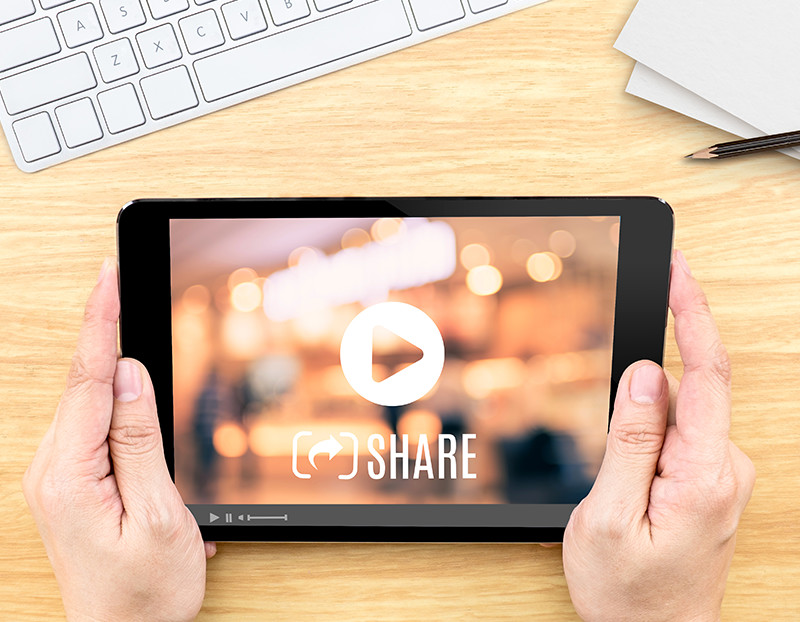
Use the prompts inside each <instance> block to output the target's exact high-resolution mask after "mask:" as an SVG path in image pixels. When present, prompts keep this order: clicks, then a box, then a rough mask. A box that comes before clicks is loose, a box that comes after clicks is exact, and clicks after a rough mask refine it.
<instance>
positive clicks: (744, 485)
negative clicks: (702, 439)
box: [729, 443, 756, 515]
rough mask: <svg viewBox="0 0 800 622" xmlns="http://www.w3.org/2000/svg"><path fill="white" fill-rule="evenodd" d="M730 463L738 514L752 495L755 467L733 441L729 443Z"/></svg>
mask: <svg viewBox="0 0 800 622" xmlns="http://www.w3.org/2000/svg"><path fill="white" fill-rule="evenodd" d="M729 451H730V456H731V458H730V459H731V463H732V465H733V469H734V471H735V473H736V481H737V483H738V488H737V491H736V492H737V495H736V512H737V515H740V514H741V513H742V512H744V508H745V507H746V506H747V504H748V502H749V501H750V497H751V496H752V495H753V488H754V487H755V483H756V468H755V466H754V465H753V461H752V460H750V458H749V457H748V456H747V454H745V453H744V452H743V451H742V450H741V449H739V448H738V447H737V446H736V445H734V444H733V443H729Z"/></svg>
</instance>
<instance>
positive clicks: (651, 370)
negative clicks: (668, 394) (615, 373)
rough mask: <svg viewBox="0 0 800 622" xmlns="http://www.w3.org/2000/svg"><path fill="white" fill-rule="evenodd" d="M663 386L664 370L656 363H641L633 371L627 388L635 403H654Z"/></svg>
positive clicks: (659, 395)
mask: <svg viewBox="0 0 800 622" xmlns="http://www.w3.org/2000/svg"><path fill="white" fill-rule="evenodd" d="M663 386H664V372H663V371H662V370H661V368H660V367H658V366H657V365H642V366H641V367H637V368H636V370H635V371H634V372H633V377H632V378H631V384H630V387H629V389H628V391H629V392H630V395H631V399H632V400H633V401H634V402H636V403H637V404H655V403H656V401H657V400H658V398H659V397H661V391H662V389H663Z"/></svg>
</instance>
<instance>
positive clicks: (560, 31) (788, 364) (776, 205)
mask: <svg viewBox="0 0 800 622" xmlns="http://www.w3.org/2000/svg"><path fill="white" fill-rule="evenodd" d="M634 4H635V0H609V1H606V2H598V1H597V0H554V1H553V2H550V3H548V4H545V5H543V6H540V7H535V8H532V9H530V10H526V11H523V12H520V13H517V14H514V15H511V16H509V17H506V18H503V19H501V20H498V21H495V22H493V23H489V24H485V25H483V26H479V27H477V28H473V29H471V30H468V31H466V32H461V33H457V34H454V35H450V36H448V37H446V38H444V39H440V40H437V41H433V42H430V43H427V44H425V45H421V46H419V47H416V48H414V49H410V50H406V51H403V52H400V53H396V54H393V55H391V56H389V57H386V58H383V59H379V60H376V61H372V62H369V63H367V64H364V65H361V66H359V67H355V68H352V69H348V70H345V71H342V72H339V73H338V74H335V75H330V76H327V77H324V78H322V79H319V80H316V81H313V82H311V83H306V84H303V85H300V86H297V87H294V88H291V89H289V90H287V91H283V92H281V93H276V94H274V95H270V96H268V97H264V98H261V99H259V100H257V101H253V102H249V103H247V104H243V105H240V106H238V107H236V108H235V109H230V110H226V111H223V112H219V113H216V114H214V115H211V116H209V117H205V118H202V119H199V120H196V121H193V122H191V123H187V124H184V125H182V126H180V127H175V128H172V129H169V130H166V131H163V132H160V133H158V134H155V135H151V136H149V137H145V138H142V139H139V140H136V141H134V142H132V143H128V144H125V145H122V146H119V147H116V148H113V149H110V150H106V151H104V152H101V153H96V154H94V155H92V156H89V157H86V158H83V159H81V160H78V161H74V162H71V163H67V164H64V165H61V166H58V167H56V168H54V169H50V170H47V171H44V172H41V173H37V174H35V175H32V176H31V175H25V174H23V173H20V172H19V171H18V170H17V169H16V167H15V166H14V164H13V162H12V160H11V156H10V154H9V152H8V147H7V145H6V144H5V141H1V142H0V287H2V290H0V291H2V296H0V404H2V420H1V421H0V439H2V455H1V456H0V465H2V466H1V467H0V543H1V544H0V603H2V605H0V611H5V614H0V618H3V619H8V620H19V621H25V620H45V619H53V618H56V619H58V618H59V617H60V616H62V615H63V613H62V609H61V603H60V597H59V594H58V589H57V586H56V582H55V580H54V578H53V575H52V571H51V569H50V565H49V563H48V560H47V557H46V555H45V552H44V548H43V547H42V545H41V542H40V540H39V536H38V533H37V531H36V528H35V526H34V524H33V521H32V519H31V517H30V514H29V513H28V510H27V507H26V505H25V502H24V500H23V497H22V493H21V492H20V479H21V477H22V474H23V472H24V470H25V468H26V466H27V464H28V462H29V461H30V459H31V457H32V455H33V452H34V450H35V448H36V446H37V445H38V443H39V440H40V439H41V437H42V435H43V434H44V431H45V429H46V427H47V425H48V423H49V421H50V419H51V416H52V413H53V410H54V408H55V406H56V403H57V401H58V398H59V395H60V393H61V390H62V386H63V381H64V375H65V373H66V370H67V366H68V363H69V359H70V356H71V353H72V349H73V346H74V343H75V337H76V335H77V331H78V326H79V323H80V321H81V314H82V309H83V304H84V301H85V299H86V296H87V294H88V293H89V290H90V288H91V286H92V285H93V283H94V281H95V279H96V275H97V272H98V270H99V268H100V263H101V261H102V258H103V256H104V255H111V254H114V252H115V238H114V221H115V216H116V214H117V211H118V210H119V208H120V207H121V206H122V205H123V204H124V203H125V202H126V201H128V200H130V199H133V198H136V197H183V196H186V197H203V196H325V195H332V196H342V195H345V196H346V195H384V196H385V195H492V194H497V195H591V194H605V195H627V194H636V195H641V194H650V195H658V196H661V197H663V198H665V199H667V200H668V201H669V202H670V203H671V204H672V206H673V207H674V208H675V212H676V220H677V236H676V237H677V244H678V246H680V247H681V248H682V249H684V251H685V252H686V255H687V257H688V259H689V262H690V263H691V265H692V267H693V269H694V272H695V274H696V275H697V277H698V278H699V279H700V280H701V281H702V282H703V283H704V285H705V287H706V291H707V292H708V295H709V298H710V301H711V305H712V307H713V309H714V312H715V314H716V317H717V320H718V322H719V324H720V328H721V331H722V334H723V337H724V340H725V342H726V344H727V345H728V347H729V349H730V352H731V356H732V358H733V364H734V372H735V380H734V398H735V399H734V421H733V431H732V434H733V438H734V440H735V441H736V442H737V443H738V444H739V446H740V447H742V448H743V449H744V450H745V451H746V452H747V453H748V454H749V455H750V456H751V457H752V458H753V461H754V462H755V464H756V468H757V470H758V482H757V484H756V490H755V494H754V496H753V500H752V501H751V503H750V505H749V507H748V509H747V511H746V513H745V515H744V518H743V520H742V524H741V528H740V532H739V540H738V550H737V554H736V558H735V559H734V563H733V568H732V570H731V574H730V579H729V582H728V591H727V596H726V599H725V604H724V616H723V617H724V619H726V620H794V619H795V618H796V617H797V611H800V538H799V537H798V536H797V531H796V530H797V519H798V517H800V451H798V447H799V445H798V441H799V440H800V417H798V409H800V380H798V373H797V367H798V364H800V330H799V329H798V315H800V244H798V241H800V201H798V198H797V197H799V196H800V174H798V171H800V168H798V167H800V164H799V163H798V162H796V161H795V160H791V159H789V158H787V157H784V156H780V155H765V156H760V157H756V158H751V159H742V160H738V161H728V162H718V163H705V164H704V163H697V162H689V161H685V160H683V159H682V156H683V155H684V154H685V153H688V152H689V151H692V150H694V149H697V148H700V147H704V146H707V145H709V144H712V143H714V142H717V141H718V140H719V139H723V138H725V137H726V136H725V135H723V134H722V132H719V131H716V130H714V129H711V128H708V127H706V126H703V125H701V124H699V123H696V122H693V121H691V120H688V119H686V118H684V117H681V116H680V115H678V114H675V113H671V112H669V111H665V110H662V109H660V108H658V107H656V106H653V105H650V104H647V103H645V102H642V101H640V100H637V99H636V98H634V97H631V96H628V95H625V94H624V92H623V91H624V87H625V84H626V81H627V78H628V75H629V74H630V70H631V67H632V62H631V61H630V60H629V59H628V58H626V57H624V56H623V55H621V54H619V53H617V52H615V51H614V50H613V49H612V44H613V42H614V40H615V37H616V35H617V33H618V32H619V31H620V29H621V28H622V25H623V24H624V22H625V20H626V18H627V16H628V14H629V13H630V11H631V10H632V9H633V6H634ZM677 362H678V358H677V354H676V349H675V346H674V342H673V341H672V339H670V340H669V345H668V347H667V367H669V368H671V369H673V370H676V368H677ZM534 616H536V619H537V620H558V621H561V620H569V619H574V618H575V614H574V612H573V610H572V607H571V604H570V600H569V596H568V593H567V589H566V585H565V582H564V577H563V574H562V568H561V550H560V548H555V549H544V548H540V547H538V546H536V545H492V544H481V545H471V544H460V545H459V544H456V545H351V544H324V545H316V544H265V545H249V544H221V545H220V547H219V554H218V556H217V557H216V558H215V559H214V560H212V561H211V562H210V564H209V573H208V591H207V597H206V603H205V608H204V610H203V613H202V614H201V616H200V619H201V620H211V619H214V620H217V619H219V620H292V621H300V620H319V619H336V620H375V619H379V618H380V619H393V620H424V619H439V620H444V619H452V620H469V619H492V620H521V619H526V618H532V617H534Z"/></svg>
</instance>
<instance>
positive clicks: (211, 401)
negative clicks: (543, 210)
mask: <svg viewBox="0 0 800 622" xmlns="http://www.w3.org/2000/svg"><path fill="white" fill-rule="evenodd" d="M619 228H620V218H619V217H618V216H592V217H588V216H580V217H448V218H263V219H171V220H170V257H171V296H172V352H173V403H174V445H175V446H174V455H175V482H176V485H177V487H178V489H179V491H180V493H181V495H182V497H183V499H184V501H185V502H186V504H187V505H188V506H189V508H190V509H191V510H192V511H193V513H194V514H195V517H196V518H197V520H198V522H200V523H201V524H212V523H214V524H225V523H227V524H232V525H237V524H242V525H244V524H259V525H263V524H275V525H356V526H357V525H370V526H383V525H386V526H392V525H397V526H437V525H447V526H452V525H462V526H486V525H491V526H498V525H507V526H520V527H536V526H556V525H560V526H563V525H564V524H565V523H566V518H567V517H568V516H569V513H570V512H571V510H572V509H573V508H574V506H575V505H576V504H577V503H578V502H579V501H580V499H581V498H583V496H585V495H586V493H587V492H588V491H589V489H590V488H591V486H592V483H593V481H594V478H595V476H596V474H597V471H598V468H599V465H600V462H601V459H602V456H603V451H604V446H605V439H606V433H607V425H608V409H609V394H610V382H611V356H612V344H613V326H614V305H615V295H616V283H617V262H618V245H619Z"/></svg>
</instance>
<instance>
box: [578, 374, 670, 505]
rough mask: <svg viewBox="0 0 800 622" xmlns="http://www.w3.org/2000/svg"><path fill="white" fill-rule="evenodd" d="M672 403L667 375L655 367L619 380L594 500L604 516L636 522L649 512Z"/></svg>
mask: <svg viewBox="0 0 800 622" xmlns="http://www.w3.org/2000/svg"><path fill="white" fill-rule="evenodd" d="M668 400H669V392H668V390H667V381H666V377H665V376H664V370H662V369H661V367H659V366H658V365H656V364H655V363H653V362H651V361H639V362H638V363H634V364H633V365H631V366H630V367H629V368H628V369H627V370H626V371H625V373H624V374H623V375H622V378H621V379H620V382H619V387H618V388H617V398H616V401H615V403H614V413H613V415H612V416H611V426H610V428H609V431H608V440H607V442H606V454H605V457H604V458H603V464H602V466H601V467H600V472H599V474H598V476H597V481H596V482H595V484H594V487H593V488H592V492H591V494H590V496H591V497H592V498H593V499H594V500H595V501H601V507H602V508H604V511H610V512H613V513H614V516H615V519H614V520H617V519H618V518H621V519H626V520H635V519H637V518H641V517H643V516H644V514H645V512H646V511H647V507H648V505H649V503H650V485H651V484H652V483H653V478H654V477H655V474H656V466H657V465H658V458H659V456H660V455H661V447H662V445H663V443H664V434H665V432H666V427H667V409H668ZM620 514H621V515H622V516H620Z"/></svg>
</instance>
